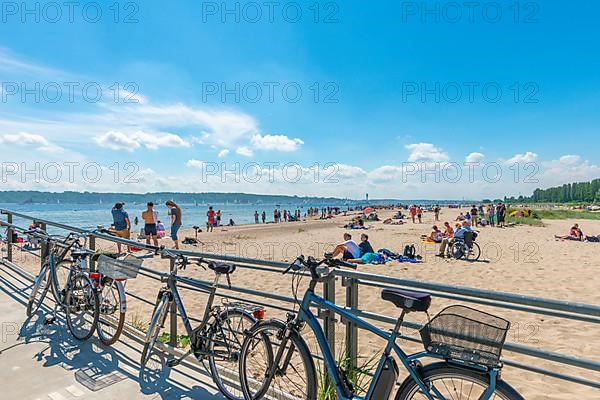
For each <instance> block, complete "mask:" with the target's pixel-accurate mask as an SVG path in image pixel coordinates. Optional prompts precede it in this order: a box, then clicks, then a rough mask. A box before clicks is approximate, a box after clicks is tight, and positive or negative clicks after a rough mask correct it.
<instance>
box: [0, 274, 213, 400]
mask: <svg viewBox="0 0 600 400" xmlns="http://www.w3.org/2000/svg"><path fill="white" fill-rule="evenodd" d="M12 272H14V271H10V272H9V271H7V270H6V269H5V268H2V269H0V291H2V292H3V293H5V294H6V295H7V296H8V297H9V299H10V301H14V303H15V304H17V305H20V306H23V310H22V311H23V317H24V314H25V309H24V308H25V306H26V304H27V300H28V287H30V286H29V282H26V281H25V280H24V279H19V278H20V277H19V276H17V275H16V274H13V273H12ZM47 315H52V308H51V307H49V306H48V305H47V304H44V305H43V306H42V308H41V309H40V310H39V311H38V312H37V313H36V314H35V315H33V316H32V317H31V318H27V319H24V322H22V323H19V325H20V327H17V330H18V333H17V332H15V333H16V334H17V340H16V342H15V343H12V344H11V345H10V346H8V347H7V348H3V349H1V350H0V354H2V353H4V352H8V351H27V350H28V349H35V350H34V352H32V354H31V358H32V359H33V360H34V361H37V362H39V363H40V365H41V366H42V367H44V368H51V367H56V366H60V367H61V368H63V369H64V370H66V371H69V372H71V373H73V374H74V376H75V380H76V381H78V382H79V383H80V384H82V385H83V386H85V387H87V388H88V389H90V390H91V391H93V392H96V391H100V390H102V389H104V388H107V387H109V386H112V385H113V384H117V383H118V382H121V381H124V380H129V381H132V382H136V383H137V385H138V386H139V388H140V389H139V390H140V393H143V394H146V395H148V394H149V395H152V394H156V397H154V398H155V399H164V400H171V399H173V400H179V399H184V398H193V399H207V400H212V399H223V397H222V396H221V395H219V394H216V395H215V394H213V393H212V392H210V391H209V390H208V389H207V388H205V387H202V386H200V384H202V385H204V381H202V383H198V384H197V383H196V382H197V381H198V376H197V375H196V374H197V373H198V372H196V371H192V370H190V369H188V368H183V367H180V368H178V369H177V371H176V372H177V377H174V376H173V375H174V374H172V373H171V370H170V369H169V368H167V367H166V366H165V367H164V368H161V369H158V370H157V369H154V370H148V369H144V368H141V367H140V365H139V362H138V360H139V357H140V349H141V344H140V343H138V342H137V340H138V339H137V338H133V337H131V336H129V335H127V334H125V333H124V334H123V336H122V338H121V341H120V342H119V343H117V344H116V345H115V347H107V346H104V345H103V344H102V343H101V342H100V340H99V339H97V338H96V337H95V336H94V337H92V338H91V339H90V340H88V341H84V342H82V341H79V340H77V339H75V338H74V337H73V336H72V335H71V334H70V332H69V330H68V328H67V325H66V321H65V318H64V315H62V314H61V313H60V312H59V313H58V315H57V316H56V320H55V321H54V322H53V323H52V324H47V323H46V322H47V318H46V316H47ZM21 321H23V319H21ZM34 343H41V344H43V345H42V346H41V348H40V347H38V346H35V347H29V348H28V349H23V346H27V345H28V344H34ZM17 347H19V348H21V349H22V350H17V349H16V348H17ZM28 356H29V355H28ZM155 357H156V356H155ZM162 365H165V363H164V362H162ZM188 372H189V373H188ZM206 386H208V385H206Z"/></svg>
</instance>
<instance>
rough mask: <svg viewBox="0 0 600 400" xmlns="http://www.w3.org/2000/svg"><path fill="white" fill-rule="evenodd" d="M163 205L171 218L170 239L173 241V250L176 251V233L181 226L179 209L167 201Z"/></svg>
mask: <svg viewBox="0 0 600 400" xmlns="http://www.w3.org/2000/svg"><path fill="white" fill-rule="evenodd" d="M165 204H166V206H167V208H168V209H169V215H170V216H171V239H172V240H173V245H174V246H175V249H176V250H178V249H179V238H178V237H177V232H179V229H180V228H181V225H182V222H181V221H182V212H181V208H180V207H179V206H178V205H177V204H175V202H174V201H172V200H168V201H167V202H166V203H165Z"/></svg>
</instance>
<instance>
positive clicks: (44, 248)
mask: <svg viewBox="0 0 600 400" xmlns="http://www.w3.org/2000/svg"><path fill="white" fill-rule="evenodd" d="M33 223H34V224H36V221H33ZM40 229H42V230H43V231H44V232H46V229H48V227H47V226H46V224H45V223H40ZM46 255H48V244H47V243H46V241H42V246H41V248H40V268H41V267H43V266H44V262H45V261H46Z"/></svg>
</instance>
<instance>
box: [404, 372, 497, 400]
mask: <svg viewBox="0 0 600 400" xmlns="http://www.w3.org/2000/svg"><path fill="white" fill-rule="evenodd" d="M426 384H427V387H428V389H429V391H430V393H431V395H432V396H433V398H434V399H436V400H478V399H480V398H481V396H482V395H483V394H484V393H485V391H486V390H487V386H486V385H483V384H482V383H481V382H479V381H477V380H475V379H470V378H468V377H466V376H448V377H439V378H435V379H433V380H431V381H429V382H427V383H426ZM427 399H428V397H427V396H425V394H424V393H423V392H422V391H421V390H418V391H416V392H414V393H413V394H412V395H411V396H409V397H406V398H405V400H427ZM490 400H508V399H507V398H505V397H503V396H501V394H499V393H497V392H495V393H494V394H493V395H492V397H491V398H490Z"/></svg>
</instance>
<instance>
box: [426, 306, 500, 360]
mask: <svg viewBox="0 0 600 400" xmlns="http://www.w3.org/2000/svg"><path fill="white" fill-rule="evenodd" d="M509 329H510V322H509V321H507V320H505V319H502V318H499V317H496V316H494V315H491V314H488V313H485V312H482V311H478V310H475V309H473V308H470V307H465V306H459V305H456V306H450V307H447V308H445V309H444V310H442V311H441V312H440V313H439V314H438V315H436V316H435V317H433V318H432V319H431V321H429V323H427V324H426V325H425V326H423V328H421V330H420V333H421V339H422V340H423V345H424V346H425V350H427V351H428V352H430V353H432V354H435V355H438V356H441V357H443V358H445V359H447V360H460V361H467V362H470V363H474V364H479V365H485V366H498V365H500V355H501V353H502V348H503V347H504V342H505V341H506V335H507V334H508V330H509Z"/></svg>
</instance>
